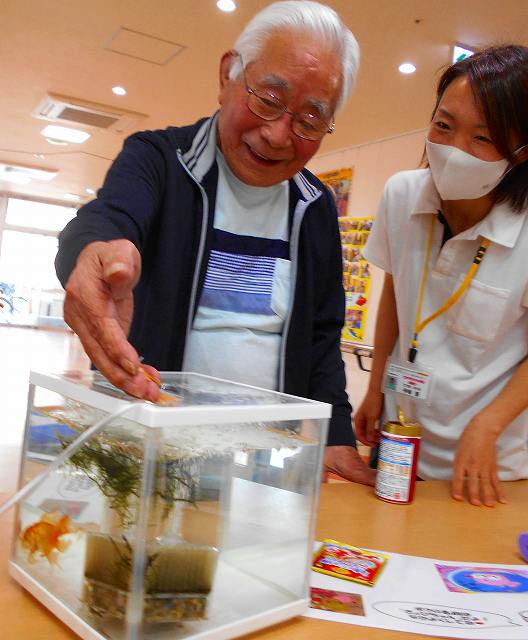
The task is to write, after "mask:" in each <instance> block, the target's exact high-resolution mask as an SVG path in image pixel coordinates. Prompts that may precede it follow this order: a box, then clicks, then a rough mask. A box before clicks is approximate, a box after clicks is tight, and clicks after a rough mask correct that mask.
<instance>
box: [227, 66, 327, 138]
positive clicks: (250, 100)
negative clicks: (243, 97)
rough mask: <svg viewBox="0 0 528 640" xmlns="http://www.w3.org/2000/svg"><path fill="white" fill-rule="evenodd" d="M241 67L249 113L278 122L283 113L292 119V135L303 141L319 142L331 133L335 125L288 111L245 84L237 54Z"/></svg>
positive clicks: (312, 116) (305, 114)
mask: <svg viewBox="0 0 528 640" xmlns="http://www.w3.org/2000/svg"><path fill="white" fill-rule="evenodd" d="M237 55H238V57H239V58H240V63H241V65H242V73H243V75H244V84H245V85H246V91H247V106H248V109H249V110H250V111H251V113H254V114H255V115H256V116H258V117H259V118H262V119H263V120H278V119H279V118H280V117H282V116H283V115H284V114H285V113H288V114H289V115H290V116H291V117H292V124H291V128H292V131H293V133H294V134H295V135H296V136H299V138H303V139H304V140H312V141H315V140H321V138H322V137H323V136H325V135H326V134H327V133H333V131H334V129H335V123H334V122H333V121H332V122H331V123H330V124H328V121H325V120H323V119H322V118H320V117H319V116H316V115H314V114H313V113H309V112H306V113H295V112H293V111H290V110H289V109H288V108H287V107H286V105H285V104H284V102H282V101H281V100H279V99H278V98H277V97H275V96H274V95H273V94H272V93H269V92H268V91H259V90H257V89H253V88H252V87H250V86H249V85H248V83H247V77H246V69H245V67H244V61H243V60H242V56H241V55H240V54H237Z"/></svg>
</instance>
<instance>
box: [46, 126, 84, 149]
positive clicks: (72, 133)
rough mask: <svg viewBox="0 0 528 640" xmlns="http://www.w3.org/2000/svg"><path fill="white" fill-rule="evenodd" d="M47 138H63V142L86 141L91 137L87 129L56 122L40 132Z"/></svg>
mask: <svg viewBox="0 0 528 640" xmlns="http://www.w3.org/2000/svg"><path fill="white" fill-rule="evenodd" d="M40 133H41V134H42V135H43V136H44V137H45V138H50V139H51V140H61V141H63V142H76V143H78V144H80V143H81V142H86V140H88V138H89V137H90V134H89V133H88V132H87V131H81V130H80V129H70V128H69V127H59V126H58V125H56V124H49V125H48V126H47V127H45V128H44V129H42V131H41V132H40Z"/></svg>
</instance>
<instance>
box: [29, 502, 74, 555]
mask: <svg viewBox="0 0 528 640" xmlns="http://www.w3.org/2000/svg"><path fill="white" fill-rule="evenodd" d="M76 532H77V528H76V527H75V526H74V525H73V524H72V521H71V518H70V517H69V516H67V515H63V514H62V513H60V512H54V513H45V514H43V515H42V517H41V518H40V520H39V521H38V522H35V524H32V525H30V526H29V527H26V528H25V529H24V531H22V532H21V533H20V542H21V544H22V547H24V548H25V549H28V550H29V557H28V560H29V562H36V558H35V555H39V556H41V557H43V558H46V559H47V561H48V562H49V563H50V564H52V565H53V564H57V557H58V554H59V552H64V551H66V549H68V547H69V546H70V544H71V541H69V540H63V539H62V536H65V535H67V534H69V533H76Z"/></svg>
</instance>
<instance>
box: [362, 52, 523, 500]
mask: <svg viewBox="0 0 528 640" xmlns="http://www.w3.org/2000/svg"><path fill="white" fill-rule="evenodd" d="M527 105H528V48H526V47H521V46H513V45H512V46H506V47H494V48H489V49H486V50H484V51H482V52H480V53H477V54H476V55H474V56H472V57H471V58H466V59H465V60H462V61H460V62H457V63H456V64H454V65H453V66H451V67H449V68H448V69H447V70H446V71H445V72H444V74H443V75H442V77H441V79H440V81H439V85H438V90H437V104H436V107H435V110H434V114H433V118H432V122H431V126H430V129H429V132H428V135H427V142H426V153H427V159H428V168H426V169H420V170H415V171H405V172H402V173H398V174H396V175H395V176H393V177H392V178H391V179H390V180H389V181H388V182H387V184H386V186H385V191H384V194H383V198H382V201H381V204H380V208H379V211H378V214H377V217H376V221H375V224H374V228H373V231H372V233H371V235H370V238H369V241H368V244H367V247H366V249H365V252H364V253H365V257H366V258H367V260H369V261H370V262H372V263H373V264H375V265H377V266H379V267H380V268H381V269H383V270H384V271H385V281H384V286H383V292H382V296H381V301H380V306H379V311H378V317H377V324H376V336H375V345H374V346H375V352H374V353H375V357H374V363H373V370H372V374H371V379H370V385H369V390H368V392H367V395H366V397H365V400H364V401H363V403H362V405H361V406H360V408H359V410H358V412H357V415H356V418H355V426H356V433H357V437H358V438H359V440H360V441H362V442H364V443H365V444H369V445H372V444H373V443H374V442H375V441H376V440H377V437H378V433H377V429H378V428H379V423H380V420H381V419H382V418H381V416H382V412H383V407H384V406H385V409H384V416H383V419H394V418H396V409H395V402H396V401H395V396H394V394H386V395H385V396H384V394H383V372H384V370H385V365H386V362H387V359H388V357H389V356H391V354H392V358H396V359H398V361H399V363H400V364H405V363H409V362H410V361H414V362H415V366H416V367H418V368H419V369H421V370H424V371H425V370H427V371H429V372H430V373H431V376H432V380H433V384H432V387H431V393H430V397H429V398H428V399H427V401H415V402H413V403H412V410H413V412H414V414H415V415H414V417H415V418H416V419H417V420H418V421H419V422H421V424H422V426H423V437H422V445H421V447H422V448H421V453H420V462H419V467H418V474H419V475H420V477H422V478H424V479H433V478H438V479H449V478H451V479H452V495H453V497H454V498H455V499H458V500H462V499H464V485H466V490H467V496H468V499H469V501H470V502H471V503H472V504H475V505H480V504H485V505H488V506H493V505H494V504H495V502H496V501H499V502H504V501H505V498H504V493H503V490H502V488H501V482H500V481H501V480H516V479H519V478H528V360H527V355H528V146H527V145H528V108H527Z"/></svg>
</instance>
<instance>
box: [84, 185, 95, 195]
mask: <svg viewBox="0 0 528 640" xmlns="http://www.w3.org/2000/svg"><path fill="white" fill-rule="evenodd" d="M85 191H86V193H89V194H90V195H91V196H93V195H94V193H95V189H92V187H86V189H85Z"/></svg>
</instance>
